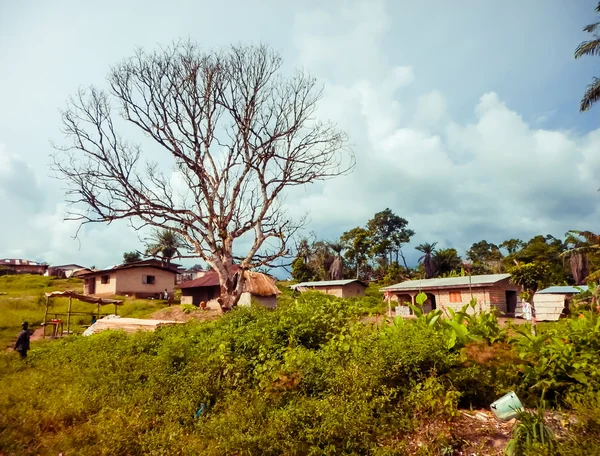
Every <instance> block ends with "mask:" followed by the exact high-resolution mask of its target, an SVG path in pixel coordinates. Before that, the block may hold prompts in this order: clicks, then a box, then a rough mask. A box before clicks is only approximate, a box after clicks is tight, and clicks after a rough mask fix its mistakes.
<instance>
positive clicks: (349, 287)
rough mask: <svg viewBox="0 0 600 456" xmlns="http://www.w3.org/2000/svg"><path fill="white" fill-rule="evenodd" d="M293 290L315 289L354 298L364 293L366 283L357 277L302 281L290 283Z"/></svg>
mask: <svg viewBox="0 0 600 456" xmlns="http://www.w3.org/2000/svg"><path fill="white" fill-rule="evenodd" d="M290 288H292V289H293V290H295V291H300V292H304V291H308V290H316V291H320V292H321V293H325V294H330V295H333V296H337V297H338V298H356V297H360V296H364V295H365V289H366V288H367V284H366V283H364V282H361V281H360V280H358V279H347V280H324V281H321V282H302V283H297V284H296V285H292V286H291V287H290Z"/></svg>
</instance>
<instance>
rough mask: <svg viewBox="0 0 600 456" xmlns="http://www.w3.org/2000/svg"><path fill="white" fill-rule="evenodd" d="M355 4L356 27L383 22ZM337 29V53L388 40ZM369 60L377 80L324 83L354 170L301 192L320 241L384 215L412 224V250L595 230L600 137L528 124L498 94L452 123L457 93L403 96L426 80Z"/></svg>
mask: <svg viewBox="0 0 600 456" xmlns="http://www.w3.org/2000/svg"><path fill="white" fill-rule="evenodd" d="M358 5H359V6H358V7H357V8H356V9H355V10H354V14H355V18H354V19H356V21H358V20H359V18H363V19H364V20H365V21H366V22H367V23H371V22H372V21H373V20H375V19H374V18H377V17H380V16H381V15H382V14H384V13H382V11H381V9H380V8H377V7H376V8H374V11H369V12H365V11H364V10H363V9H362V7H361V6H360V5H362V3H358ZM377 5H380V3H377ZM365 14H366V15H367V16H366V17H365V16H364V15H365ZM320 20H321V21H324V22H326V19H325V18H324V17H321V18H320ZM345 20H346V21H347V22H349V23H353V22H352V20H351V19H349V16H348V17H345ZM341 25H345V23H342V24H341ZM341 29H343V30H341V31H340V32H339V35H335V34H334V33H333V32H331V31H330V32H329V33H330V35H329V36H330V38H329V39H330V40H331V42H332V43H333V46H334V47H336V46H339V43H340V41H344V40H345V39H346V37H347V36H349V35H352V37H353V39H354V40H357V41H361V42H362V43H363V44H362V47H361V48H360V49H359V53H360V54H361V55H362V54H365V55H369V54H371V53H373V54H375V55H378V53H379V50H380V49H381V47H382V46H381V43H379V42H378V41H377V39H381V37H382V35H381V34H379V35H376V36H375V38H377V39H373V37H367V36H365V33H367V32H366V31H365V30H364V29H363V28H361V27H358V26H356V27H355V28H354V29H352V30H347V29H344V27H341ZM298 33H299V35H300V36H303V34H304V31H299V32H298ZM320 38H321V39H322V40H325V41H321V48H326V49H327V48H329V43H330V41H328V39H326V38H324V37H320ZM297 42H298V43H299V46H300V50H299V52H300V55H302V56H304V57H305V58H306V59H307V61H309V62H312V63H313V64H317V63H319V61H320V60H319V58H315V56H314V55H313V54H312V53H311V52H313V50H314V47H313V46H312V44H311V43H308V45H307V46H305V45H304V44H305V42H304V41H302V40H297ZM368 46H372V49H368ZM319 52H321V51H319ZM318 56H319V54H317V57H318ZM345 59H346V60H348V61H352V60H354V59H355V56H354V54H353V53H345V54H337V58H336V63H337V64H338V65H341V66H342V67H344V66H345V65H346V64H348V62H345ZM373 62H376V63H377V65H378V66H377V67H376V68H371V69H370V75H371V76H370V77H365V75H364V74H362V73H360V72H359V73H358V74H356V75H353V74H346V76H345V78H344V79H343V80H340V78H335V80H333V78H328V77H325V87H326V98H325V100H324V101H323V104H322V106H321V107H322V111H321V113H322V115H324V116H326V117H333V118H336V120H339V123H340V125H341V126H342V127H343V128H345V129H346V130H347V131H348V132H349V133H350V134H351V138H352V141H353V142H354V143H355V152H356V158H357V166H356V169H355V171H354V173H353V174H352V175H351V176H349V177H344V178H340V179H336V180H334V181H330V182H327V183H326V184H325V185H322V186H318V187H316V188H315V189H312V191H311V190H308V191H307V193H305V194H304V195H298V194H296V195H295V196H296V198H295V199H294V205H295V211H296V212H298V213H299V212H301V211H303V210H306V211H310V213H311V219H312V221H313V226H312V228H313V229H314V230H316V231H317V232H318V233H319V234H320V235H321V236H322V237H324V238H327V239H331V238H335V237H337V236H339V235H340V234H341V233H342V232H343V231H345V230H347V229H350V228H352V227H353V226H356V225H364V224H365V223H366V221H367V220H368V218H370V217H372V215H373V214H374V213H375V212H378V211H380V210H383V209H384V208H386V207H390V208H391V209H392V210H393V211H394V212H395V213H397V214H398V215H401V216H403V217H405V218H407V219H408V220H409V222H410V225H411V226H412V227H413V228H414V229H415V231H416V232H417V235H416V237H415V241H416V242H417V243H419V242H424V241H428V242H432V241H440V243H441V244H442V245H446V246H450V245H451V246H455V247H458V248H459V249H460V250H463V251H464V250H465V249H467V248H468V247H469V246H470V244H471V243H473V242H476V241H479V240H480V239H488V240H489V241H492V242H501V241H502V240H504V239H507V238H511V237H521V238H524V239H528V238H529V237H531V236H533V235H535V234H538V233H544V234H545V233H553V234H556V235H562V234H563V233H564V232H565V231H567V230H569V229H575V228H579V229H593V227H594V225H595V223H596V220H597V216H598V214H599V212H600V195H599V194H598V192H597V189H598V186H599V181H598V179H597V176H598V175H599V172H600V158H598V155H599V154H598V153H597V151H598V150H600V130H595V131H592V132H590V133H587V134H579V133H576V132H572V131H558V130H548V129H543V128H540V127H539V122H536V123H535V124H534V125H532V124H529V123H528V122H527V121H525V120H524V118H523V116H521V115H520V114H519V113H518V112H516V111H515V110H514V109H511V108H510V107H508V106H507V104H506V103H505V102H504V101H503V100H502V99H501V97H500V96H499V95H498V94H497V93H495V92H493V91H489V92H486V93H482V94H481V95H480V98H479V100H478V101H477V103H476V104H475V105H472V106H471V108H470V110H471V119H472V120H467V121H466V120H465V118H464V117H463V118H453V116H451V115H450V114H449V112H448V105H449V98H448V97H451V96H452V94H443V93H441V92H440V91H438V90H436V89H431V88H430V89H429V91H428V92H425V93H422V94H421V93H415V92H414V91H411V90H409V89H407V88H410V87H412V84H414V83H415V82H418V80H419V75H418V74H415V72H414V71H413V69H412V67H410V66H404V67H398V66H392V65H390V64H388V63H387V62H385V59H383V58H377V59H375V60H373ZM323 65H324V66H325V67H327V64H326V63H323ZM323 74H328V73H327V71H324V72H323ZM399 75H404V76H403V77H399ZM407 75H410V76H409V77H408V76H407ZM403 89H405V90H403ZM344 113H345V114H344ZM466 119H468V117H467V118H466ZM594 151H595V152H594ZM409 249H410V248H409ZM412 257H413V258H412V259H413V260H414V259H415V258H416V253H415V254H414V255H412Z"/></svg>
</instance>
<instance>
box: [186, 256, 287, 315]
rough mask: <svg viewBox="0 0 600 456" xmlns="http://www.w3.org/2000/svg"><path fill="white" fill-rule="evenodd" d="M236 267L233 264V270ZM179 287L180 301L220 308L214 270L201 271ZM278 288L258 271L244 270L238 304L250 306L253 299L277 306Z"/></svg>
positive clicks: (263, 303) (263, 304)
mask: <svg viewBox="0 0 600 456" xmlns="http://www.w3.org/2000/svg"><path fill="white" fill-rule="evenodd" d="M237 269H238V268H237V267H236V266H234V270H237ZM179 288H181V303H182V304H193V305H195V306H199V305H200V303H201V302H205V303H206V304H207V308H208V309H211V310H219V311H220V310H221V307H220V306H219V304H218V303H217V298H218V297H219V296H220V294H221V288H220V285H219V276H218V275H217V273H216V272H215V271H209V272H206V271H203V274H202V276H201V277H199V278H197V279H194V280H190V281H187V282H184V283H182V284H180V285H179ZM280 293H281V292H280V291H279V288H277V286H276V285H275V283H274V281H273V279H271V278H270V277H269V276H268V275H266V274H262V273H260V272H253V271H245V272H244V289H243V292H242V296H241V297H240V300H239V302H238V306H250V304H251V302H252V301H254V302H256V303H258V304H260V305H262V306H264V307H267V308H269V309H274V308H275V307H277V295H278V294H280Z"/></svg>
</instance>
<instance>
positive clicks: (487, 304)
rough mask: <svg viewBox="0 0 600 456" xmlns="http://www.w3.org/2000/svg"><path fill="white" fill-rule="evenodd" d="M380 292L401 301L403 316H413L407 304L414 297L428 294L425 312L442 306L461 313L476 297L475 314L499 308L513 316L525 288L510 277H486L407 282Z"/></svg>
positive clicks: (507, 275) (491, 275) (490, 275)
mask: <svg viewBox="0 0 600 456" xmlns="http://www.w3.org/2000/svg"><path fill="white" fill-rule="evenodd" d="M381 291H383V292H385V293H388V294H389V295H391V299H392V300H396V301H398V304H399V306H400V309H399V312H400V313H402V314H409V313H411V312H410V311H409V309H408V306H406V304H405V303H407V302H409V303H411V304H415V297H416V296H417V295H418V294H419V293H420V292H424V293H425V294H426V295H427V301H426V302H425V303H424V304H423V309H424V310H425V311H426V312H429V311H431V310H433V309H436V308H438V307H440V306H445V307H450V308H452V309H454V310H460V309H461V308H462V307H463V306H464V305H465V304H468V303H469V302H470V301H471V299H472V298H476V299H477V302H478V304H477V307H476V311H483V310H490V309H491V308H496V309H498V310H499V311H500V312H502V313H503V314H506V315H508V316H513V317H514V316H515V312H516V310H517V305H518V303H519V301H520V298H519V294H520V293H521V291H522V289H521V287H519V286H518V285H515V284H513V283H511V282H510V274H486V275H474V276H465V277H448V278H439V279H424V280H407V281H405V282H400V283H397V284H395V285H391V286H389V287H384V288H382V289H381ZM402 307H404V309H403V308H402Z"/></svg>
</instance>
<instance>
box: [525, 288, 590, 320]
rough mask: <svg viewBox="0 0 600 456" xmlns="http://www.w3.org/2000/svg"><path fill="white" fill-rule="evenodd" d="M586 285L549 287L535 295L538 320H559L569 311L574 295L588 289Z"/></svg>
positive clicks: (534, 300) (534, 302)
mask: <svg viewBox="0 0 600 456" xmlns="http://www.w3.org/2000/svg"><path fill="white" fill-rule="evenodd" d="M587 289H588V287H587V286H586V285H577V286H563V287H549V288H545V289H543V290H539V291H538V292H536V293H535V294H534V295H533V305H534V306H535V316H536V319H537V320H538V321H557V320H558V319H559V318H560V317H561V316H566V315H567V314H568V312H569V304H570V302H571V299H572V298H573V296H575V295H577V294H579V293H581V292H582V291H587Z"/></svg>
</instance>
